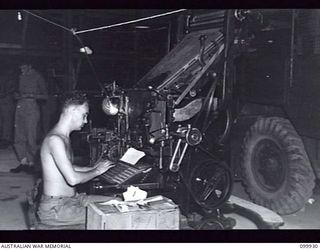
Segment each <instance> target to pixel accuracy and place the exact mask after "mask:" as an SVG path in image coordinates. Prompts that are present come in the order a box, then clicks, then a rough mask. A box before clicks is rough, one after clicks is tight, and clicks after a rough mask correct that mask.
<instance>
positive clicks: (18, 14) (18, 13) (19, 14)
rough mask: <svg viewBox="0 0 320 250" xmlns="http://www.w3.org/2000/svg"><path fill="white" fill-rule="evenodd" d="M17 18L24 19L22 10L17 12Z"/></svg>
mask: <svg viewBox="0 0 320 250" xmlns="http://www.w3.org/2000/svg"><path fill="white" fill-rule="evenodd" d="M17 19H18V20H19V21H21V20H22V15H21V12H20V11H18V12H17Z"/></svg>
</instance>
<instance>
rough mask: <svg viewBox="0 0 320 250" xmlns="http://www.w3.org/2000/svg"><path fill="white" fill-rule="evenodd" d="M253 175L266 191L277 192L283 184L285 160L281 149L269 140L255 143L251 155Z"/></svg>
mask: <svg viewBox="0 0 320 250" xmlns="http://www.w3.org/2000/svg"><path fill="white" fill-rule="evenodd" d="M252 166H253V173H254V176H255V179H256V180H257V181H258V182H259V183H260V185H261V186H262V187H263V188H265V189H266V190H268V191H273V192H275V191H277V190H278V189H279V188H280V187H281V186H282V185H283V183H284V180H285V173H286V158H285V155H284V154H283V152H282V150H281V147H280V146H279V145H278V144H276V143H275V142H274V141H273V140H271V139H263V140H261V141H259V142H258V143H257V145H256V146H255V148H254V154H253V165H252Z"/></svg>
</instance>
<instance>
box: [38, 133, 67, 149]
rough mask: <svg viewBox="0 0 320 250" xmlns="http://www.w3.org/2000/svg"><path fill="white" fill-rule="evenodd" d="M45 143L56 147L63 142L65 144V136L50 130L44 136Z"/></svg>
mask: <svg viewBox="0 0 320 250" xmlns="http://www.w3.org/2000/svg"><path fill="white" fill-rule="evenodd" d="M43 144H44V145H48V146H49V147H56V146H60V145H61V144H65V141H64V138H63V136H61V135H59V134H55V133H51V132H50V133H48V134H47V136H46V137H45V138H44V140H43Z"/></svg>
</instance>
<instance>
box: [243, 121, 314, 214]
mask: <svg viewBox="0 0 320 250" xmlns="http://www.w3.org/2000/svg"><path fill="white" fill-rule="evenodd" d="M241 158H242V159H241V170H242V173H243V184H244V187H245V190H246V192H247V193H248V194H249V196H250V198H251V199H252V200H253V201H254V202H255V203H257V204H259V205H262V206H264V207H267V208H269V209H272V210H273V211H275V212H277V213H279V214H291V213H294V212H296V211H298V210H300V209H301V208H302V207H303V206H304V204H305V203H306V202H307V200H308V199H309V198H310V196H311V195H312V190H313V188H314V186H315V176H314V173H313V169H312V167H311V164H310V161H309V158H308V156H307V154H306V151H305V149H304V145H303V142H302V140H301V138H300V137H299V135H298V134H297V132H296V131H295V129H294V127H293V126H292V124H291V123H290V121H288V120H287V119H284V118H280V117H268V118H260V119H258V120H257V121H256V122H255V123H254V124H253V125H252V126H251V127H250V129H249V131H248V132H247V134H246V136H245V138H244V142H243V147H242V154H241Z"/></svg>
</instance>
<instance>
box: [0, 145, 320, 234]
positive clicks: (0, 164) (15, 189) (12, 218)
mask: <svg viewBox="0 0 320 250" xmlns="http://www.w3.org/2000/svg"><path fill="white" fill-rule="evenodd" d="M17 165H18V162H17V160H16V157H15V154H14V152H13V150H12V149H11V148H9V149H5V150H0V230H28V227H27V220H26V215H25V214H26V207H25V205H26V203H25V202H26V192H27V191H28V190H30V189H31V188H32V186H33V183H34V177H33V176H31V175H29V174H26V173H18V174H14V173H10V172H9V170H10V169H11V168H13V167H16V166H17ZM234 195H235V196H237V197H240V198H243V199H248V197H247V195H246V194H245V193H244V191H243V188H242V186H241V185H240V183H236V184H235V187H234ZM312 198H313V200H314V201H313V202H312V204H311V202H310V203H308V204H307V205H306V206H305V208H303V209H302V210H301V211H299V212H297V213H295V214H292V215H287V216H283V220H284V222H285V224H284V226H282V227H281V228H280V229H320V220H318V219H315V218H318V217H319V211H320V192H319V189H317V190H315V194H314V196H313V197H312ZM227 217H232V218H235V219H236V221H237V224H236V226H235V228H234V229H256V228H257V227H256V226H255V224H254V223H253V222H251V221H250V220H248V219H246V218H244V217H242V216H239V215H237V214H228V215H227Z"/></svg>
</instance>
